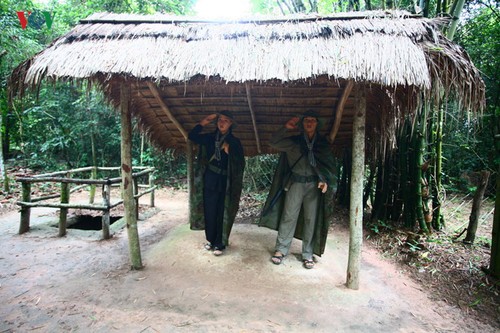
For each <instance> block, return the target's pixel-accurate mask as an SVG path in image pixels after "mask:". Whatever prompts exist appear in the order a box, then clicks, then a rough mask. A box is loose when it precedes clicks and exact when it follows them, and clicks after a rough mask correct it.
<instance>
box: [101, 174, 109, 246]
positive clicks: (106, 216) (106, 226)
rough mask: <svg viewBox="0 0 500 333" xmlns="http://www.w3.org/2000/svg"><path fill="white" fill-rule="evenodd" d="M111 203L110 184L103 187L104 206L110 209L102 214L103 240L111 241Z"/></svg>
mask: <svg viewBox="0 0 500 333" xmlns="http://www.w3.org/2000/svg"><path fill="white" fill-rule="evenodd" d="M110 201H111V184H110V183H109V182H108V183H107V184H104V185H103V186H102V204H103V205H104V206H106V207H108V209H107V210H105V211H104V213H103V214H102V238H103V239H109V238H110V233H109V224H110V217H109V215H110V214H109V210H110V209H109V206H110Z"/></svg>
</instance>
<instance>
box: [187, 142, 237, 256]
mask: <svg viewBox="0 0 500 333" xmlns="http://www.w3.org/2000/svg"><path fill="white" fill-rule="evenodd" d="M225 141H226V142H227V143H228V144H229V152H230V153H229V157H228V158H229V161H228V167H227V177H228V178H227V186H226V196H225V200H224V217H223V230H222V241H223V242H224V244H225V245H226V246H227V245H229V234H230V233H231V229H232V227H233V224H234V220H235V218H236V213H237V212H238V208H239V204H240V196H241V191H242V188H243V171H244V169H245V157H244V154H243V147H242V146H241V142H240V140H239V139H237V138H236V137H234V136H233V135H232V133H231V134H229V135H228V136H227V138H226V140H225ZM209 158H210V156H207V152H206V148H205V147H204V146H203V145H199V151H198V157H197V160H196V163H195V170H194V174H195V176H194V186H193V189H192V190H193V191H194V192H193V193H194V197H193V201H194V202H193V205H192V207H193V209H194V213H193V214H192V219H191V221H190V228H191V230H204V229H205V219H204V213H203V211H204V209H203V176H204V174H205V169H206V167H207V165H208V161H209Z"/></svg>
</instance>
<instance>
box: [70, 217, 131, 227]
mask: <svg viewBox="0 0 500 333" xmlns="http://www.w3.org/2000/svg"><path fill="white" fill-rule="evenodd" d="M121 218H122V216H110V218H109V225H112V224H113V223H115V222H116V221H118V220H119V219H121ZM68 229H80V230H102V216H92V215H78V216H77V217H76V222H75V223H72V224H71V225H68Z"/></svg>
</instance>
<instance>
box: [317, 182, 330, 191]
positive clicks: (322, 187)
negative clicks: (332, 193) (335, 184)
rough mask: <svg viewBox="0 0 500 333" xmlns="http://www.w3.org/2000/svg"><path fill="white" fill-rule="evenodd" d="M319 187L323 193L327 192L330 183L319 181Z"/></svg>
mask: <svg viewBox="0 0 500 333" xmlns="http://www.w3.org/2000/svg"><path fill="white" fill-rule="evenodd" d="M318 188H319V189H321V193H326V190H328V184H327V183H323V182H319V183H318Z"/></svg>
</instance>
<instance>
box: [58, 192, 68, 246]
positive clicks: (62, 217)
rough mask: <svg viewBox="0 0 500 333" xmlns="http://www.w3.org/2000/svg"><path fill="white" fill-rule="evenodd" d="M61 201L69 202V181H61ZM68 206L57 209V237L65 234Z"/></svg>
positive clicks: (63, 202)
mask: <svg viewBox="0 0 500 333" xmlns="http://www.w3.org/2000/svg"><path fill="white" fill-rule="evenodd" d="M61 203H62V204H65V203H69V183H61ZM67 220H68V208H63V207H61V209H60V211H59V237H63V236H65V235H66V224H67V223H66V222H67Z"/></svg>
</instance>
